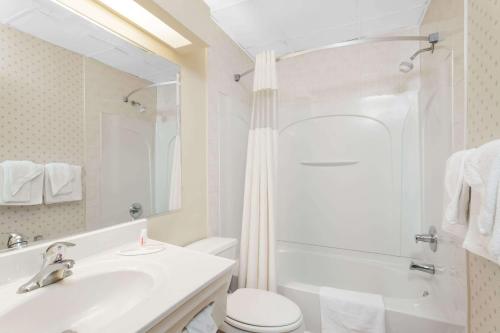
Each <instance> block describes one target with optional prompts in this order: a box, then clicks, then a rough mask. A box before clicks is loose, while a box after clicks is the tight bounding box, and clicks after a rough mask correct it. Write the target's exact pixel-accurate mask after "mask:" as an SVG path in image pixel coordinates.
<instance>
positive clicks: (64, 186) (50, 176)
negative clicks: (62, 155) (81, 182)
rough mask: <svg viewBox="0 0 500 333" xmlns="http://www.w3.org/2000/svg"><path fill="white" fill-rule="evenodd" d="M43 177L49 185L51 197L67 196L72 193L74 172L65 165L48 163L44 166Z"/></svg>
mask: <svg viewBox="0 0 500 333" xmlns="http://www.w3.org/2000/svg"><path fill="white" fill-rule="evenodd" d="M45 177H47V181H48V183H49V184H50V190H51V193H52V195H53V196H56V195H60V194H68V193H71V192H72V191H73V179H75V172H74V170H73V168H72V167H71V165H69V164H67V163H49V164H46V165H45Z"/></svg>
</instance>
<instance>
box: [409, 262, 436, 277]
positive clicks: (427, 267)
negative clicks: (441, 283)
mask: <svg viewBox="0 0 500 333" xmlns="http://www.w3.org/2000/svg"><path fill="white" fill-rule="evenodd" d="M410 270H411V271H421V272H424V273H427V274H432V275H434V274H436V268H435V267H434V265H432V264H417V263H415V262H414V261H412V262H411V263H410Z"/></svg>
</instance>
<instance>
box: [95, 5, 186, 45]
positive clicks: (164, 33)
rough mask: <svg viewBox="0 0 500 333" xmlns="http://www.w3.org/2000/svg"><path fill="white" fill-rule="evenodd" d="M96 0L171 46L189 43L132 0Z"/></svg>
mask: <svg viewBox="0 0 500 333" xmlns="http://www.w3.org/2000/svg"><path fill="white" fill-rule="evenodd" d="M96 1H97V2H99V3H101V4H102V5H104V6H105V7H107V8H109V9H111V10H112V11H114V12H116V13H117V14H118V15H120V16H122V17H124V18H125V19H127V20H129V21H130V22H132V23H133V24H135V25H136V26H138V27H139V28H141V29H143V30H145V31H147V32H148V33H150V34H152V35H153V36H155V37H156V38H158V39H159V40H161V41H162V42H164V43H166V44H168V45H170V46H171V47H173V48H179V47H183V46H187V45H190V44H191V42H190V41H189V40H187V39H186V38H184V37H183V36H182V35H181V34H180V33H178V32H177V31H175V30H174V29H172V28H171V27H169V26H168V25H167V24H165V22H163V21H162V20H160V19H159V18H158V17H156V16H154V15H153V14H152V13H151V12H149V11H148V10H146V9H145V8H144V7H142V6H141V5H139V4H138V3H137V2H135V1H134V0H96Z"/></svg>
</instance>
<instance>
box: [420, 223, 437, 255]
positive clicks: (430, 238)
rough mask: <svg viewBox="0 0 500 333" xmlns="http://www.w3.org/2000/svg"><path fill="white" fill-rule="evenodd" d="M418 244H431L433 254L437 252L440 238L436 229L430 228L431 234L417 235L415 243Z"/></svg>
mask: <svg viewBox="0 0 500 333" xmlns="http://www.w3.org/2000/svg"><path fill="white" fill-rule="evenodd" d="M418 242H424V243H429V247H430V249H431V250H432V252H436V251H437V246H438V237H437V231H436V228H435V227H430V228H429V233H427V234H417V235H415V243H418Z"/></svg>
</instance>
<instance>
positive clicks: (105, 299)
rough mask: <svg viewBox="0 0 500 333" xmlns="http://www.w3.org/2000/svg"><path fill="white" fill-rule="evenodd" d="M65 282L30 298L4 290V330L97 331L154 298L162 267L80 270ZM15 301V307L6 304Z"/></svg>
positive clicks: (103, 265) (106, 265) (131, 264)
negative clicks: (7, 299)
mask: <svg viewBox="0 0 500 333" xmlns="http://www.w3.org/2000/svg"><path fill="white" fill-rule="evenodd" d="M73 271H74V274H73V275H72V276H70V277H68V278H66V279H65V280H63V281H60V282H59V283H55V284H53V285H50V286H47V287H44V288H40V289H37V290H35V291H32V292H29V293H26V294H17V293H15V290H16V289H15V287H16V285H17V284H11V285H9V287H8V288H2V290H1V291H0V298H1V299H2V303H4V304H5V303H10V304H9V306H8V307H6V308H4V307H3V306H2V308H1V310H0V327H1V328H2V331H5V332H17V333H24V332H26V333H31V332H46V333H51V332H54V333H60V332H95V331H99V327H105V326H107V325H108V324H109V323H110V322H112V321H114V320H117V319H118V318H119V317H121V316H123V315H124V314H126V313H127V312H128V311H130V310H131V309H133V308H134V307H135V306H137V305H138V304H140V303H141V302H142V301H144V300H145V299H146V298H147V297H148V296H150V295H151V294H152V293H153V292H154V289H155V288H156V287H157V286H158V285H159V284H160V283H161V279H159V278H158V276H159V275H158V274H159V273H160V271H161V267H156V266H155V265H144V263H140V262H137V261H133V260H130V261H126V260H125V261H120V262H118V263H117V262H115V261H109V262H99V263H93V264H91V265H82V266H80V267H77V266H75V268H74V269H73ZM6 298H10V299H11V300H12V302H3V301H4V300H6Z"/></svg>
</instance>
